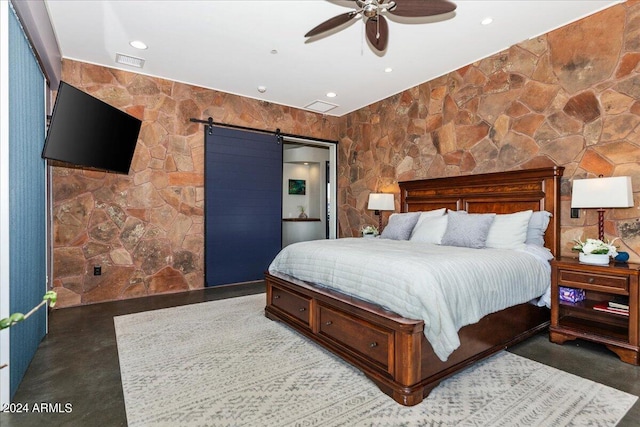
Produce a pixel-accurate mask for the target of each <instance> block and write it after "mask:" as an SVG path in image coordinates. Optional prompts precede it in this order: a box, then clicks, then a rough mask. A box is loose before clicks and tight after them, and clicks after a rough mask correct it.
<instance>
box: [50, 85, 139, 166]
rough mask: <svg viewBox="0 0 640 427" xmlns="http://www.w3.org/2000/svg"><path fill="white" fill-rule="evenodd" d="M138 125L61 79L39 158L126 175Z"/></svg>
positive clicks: (136, 136)
mask: <svg viewBox="0 0 640 427" xmlns="http://www.w3.org/2000/svg"><path fill="white" fill-rule="evenodd" d="M141 124H142V122H141V121H140V120H138V119H136V118H135V117H133V116H130V115H129V114H127V113H125V112H123V111H120V110H118V109H117V108H115V107H112V106H111V105H109V104H107V103H105V102H103V101H100V100H99V99H97V98H94V97H93V96H91V95H89V94H87V93H85V92H83V91H81V90H79V89H77V88H75V87H73V86H71V85H70V84H68V83H65V82H60V87H59V88H58V96H57V97H56V103H55V105H54V107H53V115H52V116H51V124H50V125H49V131H48V132H47V138H46V141H45V144H44V149H43V151H42V157H43V158H46V159H50V160H56V161H59V162H64V163H70V164H72V165H75V166H80V167H87V168H91V169H102V170H108V171H113V172H119V173H125V174H126V173H129V166H130V165H131V158H132V157H133V152H134V150H135V148H136V142H137V140H138V134H139V133H140V125H141Z"/></svg>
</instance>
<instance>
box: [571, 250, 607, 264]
mask: <svg viewBox="0 0 640 427" xmlns="http://www.w3.org/2000/svg"><path fill="white" fill-rule="evenodd" d="M578 259H579V260H580V262H582V263H584V264H595V265H608V264H609V254H585V253H582V252H580V256H579V258H578Z"/></svg>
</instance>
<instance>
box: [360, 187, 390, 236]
mask: <svg viewBox="0 0 640 427" xmlns="http://www.w3.org/2000/svg"><path fill="white" fill-rule="evenodd" d="M367 208H368V209H369V210H371V211H375V212H374V214H376V215H378V231H379V232H382V212H381V211H392V210H395V208H396V204H395V202H394V200H393V194H389V193H371V194H369V205H368V206H367Z"/></svg>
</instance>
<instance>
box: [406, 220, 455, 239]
mask: <svg viewBox="0 0 640 427" xmlns="http://www.w3.org/2000/svg"><path fill="white" fill-rule="evenodd" d="M446 229H447V215H442V216H432V217H422V216H421V217H420V219H419V220H418V223H417V224H416V226H415V227H414V228H413V232H412V233H411V238H410V239H409V240H411V241H412V242H422V243H433V244H436V245H439V244H440V243H441V242H442V236H444V232H445V231H446Z"/></svg>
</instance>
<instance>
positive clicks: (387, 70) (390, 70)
mask: <svg viewBox="0 0 640 427" xmlns="http://www.w3.org/2000/svg"><path fill="white" fill-rule="evenodd" d="M392 71H393V68H391V67H387V68H385V69H384V72H385V73H390V72H392Z"/></svg>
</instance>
